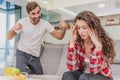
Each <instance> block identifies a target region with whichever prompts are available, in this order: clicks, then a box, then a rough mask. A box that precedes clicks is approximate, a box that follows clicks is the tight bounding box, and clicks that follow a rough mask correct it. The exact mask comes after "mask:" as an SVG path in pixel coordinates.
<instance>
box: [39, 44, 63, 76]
mask: <svg viewBox="0 0 120 80" xmlns="http://www.w3.org/2000/svg"><path fill="white" fill-rule="evenodd" d="M63 46H64V45H63V44H61V45H60V44H59V45H58V44H45V45H44V49H43V52H42V54H41V57H40V59H41V63H42V67H43V72H44V74H51V75H53V74H54V75H55V74H56V72H57V70H58V66H59V62H60V58H61V54H62V49H63Z"/></svg>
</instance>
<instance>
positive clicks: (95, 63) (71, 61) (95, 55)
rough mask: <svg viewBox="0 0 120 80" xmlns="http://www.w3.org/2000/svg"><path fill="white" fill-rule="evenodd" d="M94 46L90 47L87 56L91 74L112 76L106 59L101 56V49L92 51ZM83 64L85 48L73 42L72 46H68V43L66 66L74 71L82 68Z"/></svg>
mask: <svg viewBox="0 0 120 80" xmlns="http://www.w3.org/2000/svg"><path fill="white" fill-rule="evenodd" d="M94 49H95V47H94V48H92V49H91V54H90V56H89V60H90V68H89V71H90V73H92V74H97V73H99V74H102V75H104V76H106V77H109V78H112V72H111V69H110V66H109V63H108V61H107V60H105V59H104V58H103V53H102V51H96V52H95V51H94ZM84 64H85V49H84V48H83V47H82V46H80V45H79V44H77V43H75V47H74V48H70V47H69V44H68V54H67V67H68V68H69V70H71V71H74V70H77V69H84Z"/></svg>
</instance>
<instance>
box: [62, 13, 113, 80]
mask: <svg viewBox="0 0 120 80" xmlns="http://www.w3.org/2000/svg"><path fill="white" fill-rule="evenodd" d="M74 24H75V25H74V26H73V27H72V28H71V29H70V32H71V39H70V42H69V44H68V55H67V67H68V69H69V70H70V71H68V72H65V73H64V74H63V77H62V80H113V78H112V72H111V69H110V65H109V63H110V61H113V58H114V56H115V51H114V46H113V41H112V39H111V38H110V37H109V36H108V35H107V33H106V32H105V31H104V29H103V28H102V26H101V23H100V20H99V19H98V17H97V16H96V15H95V14H94V13H92V12H90V11H82V12H80V13H79V14H78V15H77V16H76V17H75V20H74Z"/></svg>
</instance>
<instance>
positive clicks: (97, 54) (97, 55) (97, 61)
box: [90, 51, 104, 74]
mask: <svg viewBox="0 0 120 80" xmlns="http://www.w3.org/2000/svg"><path fill="white" fill-rule="evenodd" d="M102 55H103V53H102V51H93V52H92V56H91V57H90V73H93V74H96V73H98V72H100V71H101V70H102V69H103V67H104V65H103V63H104V60H103V58H102Z"/></svg>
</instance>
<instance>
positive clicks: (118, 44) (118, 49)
mask: <svg viewBox="0 0 120 80" xmlns="http://www.w3.org/2000/svg"><path fill="white" fill-rule="evenodd" d="M114 44H115V53H116V56H115V58H114V63H120V40H114Z"/></svg>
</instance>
